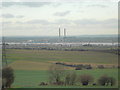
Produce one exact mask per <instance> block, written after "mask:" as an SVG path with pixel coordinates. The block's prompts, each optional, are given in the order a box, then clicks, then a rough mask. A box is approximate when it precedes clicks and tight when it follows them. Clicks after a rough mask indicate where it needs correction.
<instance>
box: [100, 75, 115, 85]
mask: <svg viewBox="0 0 120 90" xmlns="http://www.w3.org/2000/svg"><path fill="white" fill-rule="evenodd" d="M98 83H99V84H100V85H102V86H105V85H109V84H110V85H111V86H113V85H115V83H116V80H115V79H114V78H113V77H108V76H105V75H104V76H101V77H100V78H99V79H98Z"/></svg>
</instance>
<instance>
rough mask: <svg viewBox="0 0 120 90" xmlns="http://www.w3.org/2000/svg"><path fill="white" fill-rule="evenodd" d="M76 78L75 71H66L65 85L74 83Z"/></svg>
mask: <svg viewBox="0 0 120 90" xmlns="http://www.w3.org/2000/svg"><path fill="white" fill-rule="evenodd" d="M76 80H77V75H76V73H75V72H72V73H68V74H67V75H66V77H65V85H75V83H76Z"/></svg>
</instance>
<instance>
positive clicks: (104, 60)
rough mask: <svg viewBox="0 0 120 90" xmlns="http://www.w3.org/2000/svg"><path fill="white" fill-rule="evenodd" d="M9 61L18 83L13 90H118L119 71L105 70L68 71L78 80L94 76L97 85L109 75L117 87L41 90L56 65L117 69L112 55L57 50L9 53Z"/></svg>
mask: <svg viewBox="0 0 120 90" xmlns="http://www.w3.org/2000/svg"><path fill="white" fill-rule="evenodd" d="M7 60H8V62H9V66H11V67H12V68H13V69H14V74H15V80H14V83H13V85H12V87H13V88H51V87H52V88H55V87H57V88H86V87H95V88H99V87H101V88H102V87H104V88H111V87H117V86H118V83H117V82H118V69H117V68H109V69H108V68H104V69H96V68H92V69H90V70H87V69H82V70H75V68H71V67H65V70H66V72H69V71H74V72H75V73H76V74H78V75H79V76H80V75H82V74H87V75H91V76H93V77H94V79H95V80H94V82H93V83H96V82H97V80H98V79H99V78H100V77H101V76H103V75H108V76H109V77H113V78H115V80H116V85H115V86H100V85H95V86H93V85H92V84H89V85H88V86H83V85H82V84H81V83H78V84H76V85H74V86H71V85H67V86H56V85H46V86H40V83H41V82H47V83H48V82H49V73H48V69H49V67H50V66H51V65H53V64H55V63H56V62H64V63H65V64H71V63H72V64H90V65H92V66H94V67H96V66H97V65H104V66H109V65H110V66H117V62H118V56H117V55H116V54H113V53H104V52H98V51H54V50H16V49H9V50H7Z"/></svg>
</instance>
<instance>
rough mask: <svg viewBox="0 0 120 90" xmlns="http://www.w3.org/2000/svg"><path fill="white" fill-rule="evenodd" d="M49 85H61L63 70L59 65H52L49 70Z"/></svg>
mask: <svg viewBox="0 0 120 90" xmlns="http://www.w3.org/2000/svg"><path fill="white" fill-rule="evenodd" d="M49 75H50V76H49V82H50V84H55V85H63V84H64V82H63V80H62V79H63V76H64V68H63V67H62V66H61V65H53V66H51V67H50V68H49Z"/></svg>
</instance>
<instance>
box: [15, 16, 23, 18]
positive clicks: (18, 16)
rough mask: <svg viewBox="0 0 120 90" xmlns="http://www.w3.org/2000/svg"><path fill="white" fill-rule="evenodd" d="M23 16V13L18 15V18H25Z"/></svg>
mask: <svg viewBox="0 0 120 90" xmlns="http://www.w3.org/2000/svg"><path fill="white" fill-rule="evenodd" d="M23 17H24V16H23V15H18V16H16V18H23Z"/></svg>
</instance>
